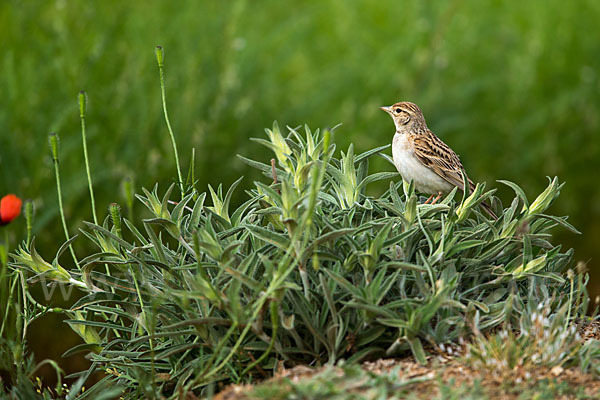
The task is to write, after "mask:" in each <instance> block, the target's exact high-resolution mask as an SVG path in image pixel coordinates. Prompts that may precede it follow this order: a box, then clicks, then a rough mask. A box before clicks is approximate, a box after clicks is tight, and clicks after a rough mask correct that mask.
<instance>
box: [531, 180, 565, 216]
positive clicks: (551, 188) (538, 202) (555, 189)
mask: <svg viewBox="0 0 600 400" xmlns="http://www.w3.org/2000/svg"><path fill="white" fill-rule="evenodd" d="M548 179H550V178H548ZM562 185H564V183H563V184H560V185H559V184H558V178H557V177H554V179H552V180H551V181H550V184H549V185H548V187H547V188H546V190H544V191H543V192H542V193H541V194H540V195H539V196H538V197H537V198H536V199H535V200H534V201H533V203H531V205H530V206H529V208H527V215H528V216H529V215H536V214H540V213H542V212H544V211H545V210H546V209H547V208H548V207H550V205H551V204H552V202H553V201H554V199H556V198H557V197H558V195H559V194H560V188H561V187H562Z"/></svg>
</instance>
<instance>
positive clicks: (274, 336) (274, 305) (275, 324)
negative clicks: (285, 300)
mask: <svg viewBox="0 0 600 400" xmlns="http://www.w3.org/2000/svg"><path fill="white" fill-rule="evenodd" d="M270 309H271V324H272V325H273V330H272V332H271V341H270V342H269V346H268V347H267V350H266V351H265V352H264V353H263V354H262V355H261V356H260V357H259V358H257V359H256V360H254V361H253V362H252V363H251V364H250V365H248V366H247V367H246V369H244V371H243V372H242V375H246V373H247V372H249V371H250V370H252V368H254V367H255V366H256V365H258V364H260V363H261V362H262V361H263V360H264V359H265V358H267V356H268V355H269V354H270V353H271V351H272V350H273V347H274V346H275V340H276V339H277V330H278V328H279V315H278V313H277V302H276V301H272V302H271V305H270Z"/></svg>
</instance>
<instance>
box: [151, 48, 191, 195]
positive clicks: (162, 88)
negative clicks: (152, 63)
mask: <svg viewBox="0 0 600 400" xmlns="http://www.w3.org/2000/svg"><path fill="white" fill-rule="evenodd" d="M156 60H157V61H158V71H159V73H160V91H161V95H162V106H163V113H164V115H165V122H166V123H167V129H168V130H169V135H170V136H171V143H172V145H173V153H174V154H175V165H176V166H177V179H179V190H180V191H181V198H182V199H183V197H184V194H185V191H184V190H183V178H182V176H181V168H180V167H179V153H178V152H177V143H176V142H175V135H173V129H171V122H170V121H169V114H168V113H167V96H166V89H165V71H164V63H163V49H162V47H161V46H156Z"/></svg>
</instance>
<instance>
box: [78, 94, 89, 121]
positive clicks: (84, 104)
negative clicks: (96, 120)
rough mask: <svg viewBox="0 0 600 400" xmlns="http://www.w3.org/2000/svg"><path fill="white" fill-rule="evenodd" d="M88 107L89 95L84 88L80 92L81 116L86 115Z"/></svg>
mask: <svg viewBox="0 0 600 400" xmlns="http://www.w3.org/2000/svg"><path fill="white" fill-rule="evenodd" d="M86 109H87V95H86V94H85V92H84V91H83V90H82V91H81V92H79V116H80V117H81V118H83V117H85V111H86Z"/></svg>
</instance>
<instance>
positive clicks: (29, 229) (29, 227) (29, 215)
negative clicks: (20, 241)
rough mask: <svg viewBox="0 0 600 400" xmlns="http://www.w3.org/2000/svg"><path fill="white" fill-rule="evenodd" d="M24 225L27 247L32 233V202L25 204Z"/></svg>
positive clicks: (28, 201)
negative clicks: (25, 225) (25, 226)
mask: <svg viewBox="0 0 600 400" xmlns="http://www.w3.org/2000/svg"><path fill="white" fill-rule="evenodd" d="M25 223H26V224H27V246H29V245H30V244H31V238H32V232H33V201H31V200H27V202H26V203H25Z"/></svg>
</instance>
